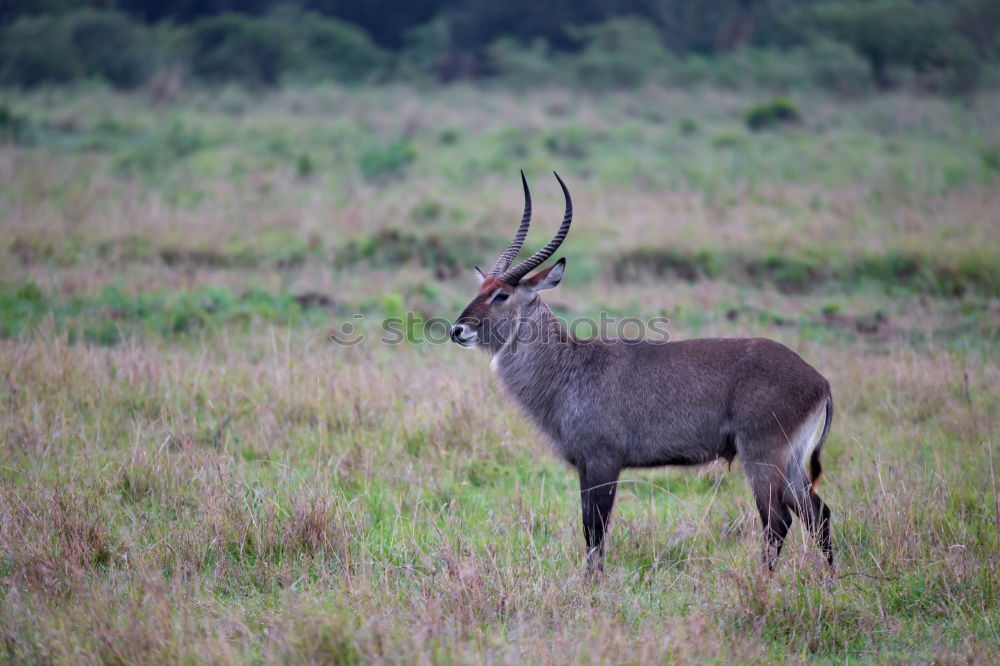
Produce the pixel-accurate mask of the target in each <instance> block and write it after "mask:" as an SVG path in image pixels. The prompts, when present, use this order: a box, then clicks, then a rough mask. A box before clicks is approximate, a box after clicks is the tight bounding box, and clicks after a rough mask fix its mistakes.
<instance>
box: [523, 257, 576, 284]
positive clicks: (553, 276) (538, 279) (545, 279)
mask: <svg viewBox="0 0 1000 666" xmlns="http://www.w3.org/2000/svg"><path fill="white" fill-rule="evenodd" d="M565 272H566V259H565V258H563V259H560V260H559V261H557V262H556V263H554V264H552V265H551V266H549V267H548V268H546V269H545V270H542V271H538V272H537V273H535V274H534V275H532V276H531V277H530V278H526V279H524V280H521V283H520V284H521V285H522V286H524V287H527V288H528V289H529V290H531V291H542V290H544V289H552V287H555V286H556V285H558V284H559V283H560V282H562V278H563V273H565Z"/></svg>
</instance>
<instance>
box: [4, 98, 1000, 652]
mask: <svg viewBox="0 0 1000 666" xmlns="http://www.w3.org/2000/svg"><path fill="white" fill-rule="evenodd" d="M790 99H793V100H794V103H795V106H796V109H797V111H798V113H799V115H800V120H799V121H798V122H797V123H795V124H792V125H789V126H783V127H775V128H773V129H772V130H769V131H765V132H751V131H748V130H747V129H746V127H744V126H743V122H744V117H745V114H746V113H747V111H748V110H750V109H751V108H752V107H753V105H754V104H755V103H756V102H758V101H759V100H757V99H754V98H753V97H751V96H749V95H742V94H736V93H732V92H726V91H719V90H708V89H706V90H697V91H686V92H682V91H676V90H661V89H656V88H650V89H645V90H643V91H640V92H637V93H630V94H629V95H628V96H623V95H618V94H607V95H597V96H586V95H582V94H579V93H575V92H572V91H567V90H536V91H533V92H532V94H531V95H530V96H528V97H524V96H517V97H515V96H514V95H512V94H511V93H509V92H506V91H504V90H502V89H497V90H487V89H473V88H466V87H461V86H457V87H451V88H441V89H434V90H428V91H418V90H413V89H408V88H403V87H392V86H389V87H371V88H358V89H341V88H336V87H324V86H317V87H313V88H288V89H285V90H282V91H276V92H273V93H269V94H267V95H250V94H248V93H246V92H243V91H241V90H239V89H236V88H227V89H222V90H190V91H186V92H185V93H184V94H183V95H182V96H181V97H180V98H179V99H178V101H177V102H176V103H175V104H174V105H173V106H170V107H162V106H157V105H155V104H154V103H153V102H151V101H149V100H148V99H147V98H146V97H145V94H144V93H134V94H129V95H122V94H113V93H110V92H107V91H104V90H100V89H90V90H71V89H55V90H47V91H39V92H35V93H31V94H28V95H23V94H18V95H14V94H12V93H3V94H0V102H2V103H0V109H3V113H4V115H3V118H2V120H3V122H4V123H5V124H4V125H3V127H4V128H6V129H3V132H4V134H2V136H0V141H2V143H0V175H2V176H3V177H2V178H0V253H2V255H0V256H2V261H0V404H2V406H3V409H2V410H0V639H2V640H0V655H2V658H3V659H6V660H8V661H12V662H25V663H36V662H37V663H67V664H68V663H80V662H81V661H82V662H112V663H137V662H169V663H176V662H191V663H201V662H219V663H274V662H280V663H368V662H373V661H388V662H400V663H409V662H421V661H423V662H430V663H456V662H458V663H481V662H488V663H495V662H504V661H511V662H519V663H520V662H525V663H566V662H580V663H647V662H649V663H664V662H666V663H692V662H704V661H707V662H717V663H732V662H736V663H765V662H767V663H771V662H778V663H800V662H810V663H844V662H851V663H859V662H860V663H873V662H877V663H884V662H890V663H912V662H924V663H930V662H940V663H984V664H985V663H993V662H995V661H996V657H997V654H998V645H1000V632H998V627H1000V561H998V558H997V553H998V552H1000V502H998V499H997V467H998V466H1000V449H998V447H997V445H996V442H995V432H996V414H997V413H1000V400H998V396H997V392H996V390H995V389H996V386H997V384H998V383H1000V365H998V363H997V358H998V345H1000V309H998V298H1000V275H998V273H997V266H998V265H1000V261H998V260H997V259H998V257H997V247H1000V236H998V234H1000V218H998V211H1000V197H998V194H997V193H998V192H1000V187H998V184H1000V181H998V178H1000V174H998V173H997V170H996V168H995V165H994V164H993V160H992V159H991V158H990V150H991V149H990V148H989V146H995V145H998V141H1000V136H998V135H997V126H996V122H995V118H996V116H997V109H998V101H1000V98H998V97H997V96H996V95H995V94H994V93H989V92H985V93H981V94H979V95H977V96H975V97H972V98H969V99H967V100H965V101H963V102H961V103H959V102H950V101H945V100H942V99H938V98H933V97H914V96H911V95H905V94H899V95H884V96H873V97H867V98H859V99H857V100H854V101H852V102H849V103H847V102H844V101H842V100H839V99H832V98H831V99H827V98H822V97H808V96H807V97H803V96H801V95H790ZM520 168H524V169H525V171H526V173H527V174H528V177H529V182H530V184H531V186H532V193H533V197H534V202H535V217H534V220H535V222H534V225H535V226H534V229H533V231H532V233H531V236H530V238H529V240H528V242H527V245H526V247H525V248H524V254H525V255H526V254H527V253H528V252H531V251H532V250H533V249H535V248H537V247H538V246H539V245H540V244H541V243H543V242H544V241H545V240H547V238H548V237H549V235H550V234H551V233H552V232H553V231H554V229H555V228H556V226H557V224H558V220H559V219H561V215H562V198H561V193H560V191H559V189H558V187H557V185H556V183H555V181H554V179H553V178H551V175H550V171H551V170H552V169H556V170H558V171H559V173H560V175H562V176H563V177H564V178H565V179H566V181H567V183H568V185H569V187H570V188H571V190H572V193H573V197H574V203H575V210H576V217H575V219H574V227H573V230H572V232H571V234H570V236H569V239H568V240H567V242H566V244H565V245H564V247H563V248H562V250H561V252H560V254H564V255H565V256H566V257H567V258H568V269H567V274H566V279H565V280H564V282H563V284H562V285H561V286H560V288H559V289H558V290H556V291H554V292H551V295H550V296H549V295H547V296H546V298H548V300H549V302H550V303H551V304H552V305H553V307H554V309H555V310H556V311H557V313H558V314H559V315H560V316H561V317H563V318H564V319H566V320H567V321H572V320H574V319H576V318H578V317H591V318H594V319H597V318H599V315H600V313H602V312H604V313H608V314H610V315H612V316H613V317H617V318H622V317H626V316H630V315H636V316H640V317H650V316H662V317H667V318H668V319H669V320H670V323H669V331H670V335H671V336H672V337H674V338H676V339H681V338H688V337H696V336H736V335H740V336H753V335H764V336H768V337H773V338H776V339H778V340H780V341H782V342H784V343H786V344H788V345H790V346H791V347H793V348H794V349H795V350H796V351H797V352H799V353H800V354H801V355H802V356H803V357H804V358H805V359H806V360H808V361H809V362H810V363H812V364H813V365H815V366H816V367H817V368H818V369H819V370H820V371H821V372H823V373H824V374H825V375H826V376H827V377H828V378H829V379H830V381H831V384H832V386H833V392H834V396H835V400H836V404H837V414H836V418H835V421H834V425H833V430H832V432H831V435H830V439H829V440H828V442H827V444H826V446H825V448H824V469H825V472H824V477H823V481H822V485H821V492H822V493H823V496H824V498H825V499H826V500H827V501H828V503H829V504H830V505H831V507H832V510H833V533H834V542H835V549H836V554H837V561H838V569H837V572H836V574H835V575H834V576H830V575H829V574H828V573H827V571H826V569H825V566H824V564H823V562H822V561H821V560H820V558H819V557H818V555H817V553H816V552H815V549H814V548H813V547H812V545H811V544H809V543H808V542H807V541H806V540H805V539H804V538H803V536H802V533H801V531H800V530H799V529H798V527H795V528H793V531H792V533H791V536H790V538H789V542H788V545H787V547H786V552H785V553H784V554H783V556H782V561H781V564H780V566H779V569H778V571H777V572H776V574H775V575H774V576H773V577H768V576H766V575H765V574H764V573H763V572H762V571H761V567H760V565H759V562H758V559H759V558H758V553H759V549H760V547H761V544H760V536H759V527H758V522H757V521H758V519H757V517H756V512H755V510H754V508H753V506H752V502H751V497H750V492H749V489H748V488H747V486H746V482H745V480H744V478H743V473H742V470H741V469H740V466H739V463H738V462H737V463H736V464H734V465H733V467H732V468H731V469H730V468H728V467H727V466H726V465H723V464H721V463H717V464H713V465H710V466H708V467H707V468H704V469H699V470H676V469H663V470H630V471H628V472H627V474H626V475H625V477H624V481H623V483H622V484H621V487H620V491H619V493H620V494H619V496H620V500H619V503H618V504H617V506H616V509H615V515H614V518H613V522H612V527H611V532H610V542H609V544H608V551H607V563H606V564H607V566H606V572H605V574H604V576H603V577H602V578H600V579H599V580H596V581H594V580H590V579H588V578H587V577H586V576H584V575H583V568H582V562H583V546H582V539H581V534H580V532H581V530H580V526H579V515H578V514H579V510H580V509H579V495H578V487H577V478H576V474H575V472H573V471H572V470H571V469H569V468H567V467H566V466H564V465H563V464H562V463H560V462H559V461H558V460H557V459H556V457H555V456H554V455H553V454H552V453H551V452H550V451H549V450H548V448H547V445H546V444H545V442H544V441H543V440H542V439H541V437H540V436H539V435H538V434H537V433H535V432H534V431H533V430H532V428H531V427H530V425H529V424H528V423H527V422H526V421H525V420H524V418H523V417H521V416H520V415H519V414H518V413H517V411H516V409H515V407H514V406H513V404H511V403H510V402H509V401H508V400H506V399H505V398H504V397H503V395H502V393H501V392H500V390H499V388H498V387H497V386H496V384H495V382H494V380H493V378H492V377H491V375H490V372H489V370H488V360H487V359H486V358H485V357H483V356H482V355H481V354H478V353H470V352H467V351H464V350H461V349H459V348H457V347H456V346H454V345H435V344H429V343H419V340H420V339H421V336H420V330H419V329H420V327H421V326H422V325H424V324H425V323H426V322H429V321H434V320H435V319H434V318H437V317H441V318H444V319H447V320H449V321H450V320H451V319H452V318H454V316H455V315H456V314H457V313H458V312H459V311H460V310H461V309H462V308H463V307H464V306H465V305H466V304H467V303H468V301H469V300H470V299H471V298H472V297H473V295H474V294H475V284H476V282H475V279H474V277H473V274H472V267H473V266H474V265H476V264H478V265H479V266H480V267H483V268H486V267H488V266H489V265H490V263H491V262H492V260H493V259H494V257H495V254H496V253H497V252H499V250H500V249H502V247H503V246H504V243H505V242H506V241H507V239H508V238H509V234H510V233H511V232H512V231H513V228H514V226H515V225H516V222H517V220H518V219H520V214H521V206H522V201H521V192H520V186H519V183H518V177H517V172H518V169H520ZM407 312H412V313H414V317H413V319H412V323H411V324H410V328H409V329H407V330H405V331H403V335H402V336H400V344H394V345H387V344H381V343H380V342H379V338H380V337H381V336H382V334H383V333H384V331H383V330H382V322H383V318H384V317H391V316H400V315H404V314H406V313H407ZM356 314H357V315H362V317H361V318H355V316H354V315H356ZM344 324H350V325H351V326H354V327H356V328H357V330H358V331H359V332H361V333H364V334H365V336H366V338H365V340H364V341H363V342H362V343H360V344H358V345H356V346H340V345H337V344H335V343H334V342H333V341H332V339H331V333H333V334H336V333H337V332H338V331H341V330H342V329H341V327H342V326H343V325H344Z"/></svg>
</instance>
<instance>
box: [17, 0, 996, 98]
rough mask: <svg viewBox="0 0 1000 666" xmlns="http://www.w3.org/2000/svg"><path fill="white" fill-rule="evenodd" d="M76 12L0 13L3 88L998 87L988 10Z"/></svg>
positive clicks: (515, 5) (967, 6)
mask: <svg viewBox="0 0 1000 666" xmlns="http://www.w3.org/2000/svg"><path fill="white" fill-rule="evenodd" d="M86 4H87V3H84V7H83V8H80V3H70V2H60V1H58V0H52V1H50V2H37V1H33V2H27V1H23V0H14V1H11V2H7V3H4V4H3V6H2V7H3V9H2V12H0V21H2V23H0V25H2V28H0V44H2V46H0V82H5V83H8V84H17V85H22V86H28V87H30V86H35V85H40V84H44V83H51V82H61V81H67V80H75V79H78V78H95V77H96V78H102V79H105V80H106V81H108V82H109V83H110V84H112V85H114V86H116V87H122V88H128V87H131V86H135V85H137V84H139V83H141V82H143V81H145V80H148V79H149V78H150V77H152V76H155V74H156V72H158V71H160V70H163V69H171V68H174V69H177V68H179V69H180V70H182V71H185V72H188V73H189V74H190V75H192V76H193V77H195V78H198V79H203V80H207V81H239V82H242V83H245V84H248V85H258V86H260V85H263V86H273V85H277V84H278V83H280V82H281V81H289V80H295V79H299V80H301V79H312V80H316V79H329V80H338V81H361V80H370V79H372V78H380V79H387V78H393V79H403V80H412V79H415V78H416V79H421V78H422V79H425V80H453V79H466V78H496V77H500V78H507V79H509V80H512V81H516V82H517V83H519V84H522V85H523V84H525V83H529V82H530V83H536V84H537V83H545V82H547V81H549V80H552V79H554V78H557V77H559V78H562V79H563V80H565V77H566V76H567V74H569V75H570V76H572V77H574V79H575V80H576V81H577V82H579V83H580V84H582V85H587V86H595V87H622V88H629V87H635V86H637V85H641V84H644V83H647V82H664V81H671V82H684V83H710V84H716V83H718V82H719V81H720V80H722V81H725V82H726V83H727V84H729V85H733V84H736V85H752V84H753V83H754V82H760V81H763V82H766V83H768V84H769V85H773V86H777V87H782V86H789V85H802V84H811V85H815V86H820V87H831V88H835V89H839V90H848V91H857V90H858V89H862V88H863V87H864V86H865V85H866V84H871V85H874V86H877V87H879V88H889V87H893V86H898V85H911V86H918V87H924V88H930V89H934V90H944V91H966V90H969V89H971V88H973V87H975V86H976V85H979V84H981V83H982V81H983V78H984V77H985V78H986V79H988V80H993V78H995V71H996V68H997V58H998V57H1000V48H998V34H1000V33H998V30H1000V9H997V3H995V2H991V1H990V0H957V1H954V2H946V1H944V0H940V1H939V0H723V1H722V2H710V3H706V2H697V1H695V0H618V1H616V2H597V1H591V0H587V1H584V2H546V3H538V2H531V1H528V0H512V1H510V2H492V1H487V0H438V1H436V2H434V1H431V0H423V1H421V2H405V1H400V0H376V1H373V2H361V3H359V2H340V1H337V0H315V1H308V0H306V1H303V2H299V3H288V2H270V1H268V0H258V1H256V2H249V3H243V2H225V1H217V2H166V3H159V2H141V1H139V0H116V1H112V2H104V1H101V2H94V3H93V8H89V7H87V6H86ZM859 63H864V67H861V66H860V65H859ZM734 68H736V69H737V70H738V71H734ZM792 70H794V71H792Z"/></svg>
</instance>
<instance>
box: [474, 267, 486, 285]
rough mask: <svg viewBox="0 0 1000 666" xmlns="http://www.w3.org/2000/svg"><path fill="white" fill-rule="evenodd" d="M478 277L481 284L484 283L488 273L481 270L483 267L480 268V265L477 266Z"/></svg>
mask: <svg viewBox="0 0 1000 666" xmlns="http://www.w3.org/2000/svg"><path fill="white" fill-rule="evenodd" d="M476 279H477V280H479V284H482V283H483V280H485V279H486V273H484V272H483V271H482V270H481V269H480V268H479V266H476Z"/></svg>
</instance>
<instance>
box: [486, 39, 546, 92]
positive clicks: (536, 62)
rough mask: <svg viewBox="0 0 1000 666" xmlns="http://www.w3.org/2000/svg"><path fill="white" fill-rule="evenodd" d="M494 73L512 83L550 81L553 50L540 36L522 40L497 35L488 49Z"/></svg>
mask: <svg viewBox="0 0 1000 666" xmlns="http://www.w3.org/2000/svg"><path fill="white" fill-rule="evenodd" d="M487 57H488V58H489V61H490V66H491V67H490V68H491V70H492V71H493V73H494V74H495V75H496V76H498V77H499V78H500V79H502V80H503V81H504V83H508V84H511V85H514V86H533V85H540V84H544V83H546V82H548V81H551V80H552V79H553V78H554V76H555V74H556V66H555V63H554V62H553V60H552V53H551V51H550V50H549V47H548V45H547V44H546V43H545V42H544V41H543V40H540V39H538V40H535V41H533V42H532V43H531V44H521V43H520V42H518V41H516V40H513V39H510V38H504V39H498V40H497V41H495V42H493V43H492V44H491V45H490V46H489V48H488V49H487Z"/></svg>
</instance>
